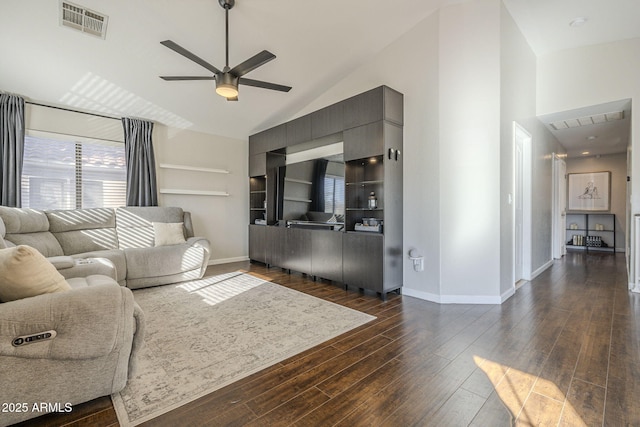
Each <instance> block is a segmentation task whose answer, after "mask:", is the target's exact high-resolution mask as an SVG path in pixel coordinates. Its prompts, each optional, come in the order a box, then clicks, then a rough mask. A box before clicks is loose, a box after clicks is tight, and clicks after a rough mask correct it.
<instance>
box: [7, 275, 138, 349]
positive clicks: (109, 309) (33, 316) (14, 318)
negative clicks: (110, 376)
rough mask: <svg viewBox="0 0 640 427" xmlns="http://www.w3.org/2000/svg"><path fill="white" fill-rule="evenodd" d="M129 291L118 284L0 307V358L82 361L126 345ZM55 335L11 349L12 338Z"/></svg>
mask: <svg viewBox="0 0 640 427" xmlns="http://www.w3.org/2000/svg"><path fill="white" fill-rule="evenodd" d="M125 322H134V301H133V294H132V293H131V290H129V289H127V288H123V287H121V286H119V285H118V284H117V283H115V282H114V283H109V284H102V285H96V286H90V287H85V288H78V289H73V290H71V291H66V292H59V293H53V294H44V295H39V296H36V297H31V298H25V299H22V300H17V301H12V302H7V303H3V304H0V356H11V357H19V358H29V359H57V360H74V359H75V360H82V359H92V358H97V357H101V356H104V355H106V354H109V353H111V352H113V351H116V350H118V349H119V348H120V347H122V346H124V345H128V344H126V343H127V340H128V341H129V342H130V341H131V340H132V336H128V337H127V336H123V335H124V332H123V331H127V330H128V331H129V334H132V333H133V327H129V328H127V327H125V325H126V323H125ZM46 331H55V334H54V335H55V336H54V337H53V338H51V339H46V340H40V341H36V342H32V343H29V344H23V345H18V346H15V345H13V342H14V340H15V339H16V338H18V337H21V336H28V335H37V334H40V333H43V332H46Z"/></svg>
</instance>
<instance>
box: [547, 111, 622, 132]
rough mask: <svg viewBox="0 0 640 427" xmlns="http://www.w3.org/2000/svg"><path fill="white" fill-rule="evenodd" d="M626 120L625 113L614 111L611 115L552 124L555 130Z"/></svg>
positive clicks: (595, 115)
mask: <svg viewBox="0 0 640 427" xmlns="http://www.w3.org/2000/svg"><path fill="white" fill-rule="evenodd" d="M622 119H624V111H613V112H611V113H604V114H594V115H593V116H586V117H579V118H577V119H566V120H559V121H557V122H553V123H551V124H550V125H551V127H552V128H553V129H555V130H562V129H570V128H577V127H579V126H587V125H597V124H599V123H605V122H613V121H615V120H622Z"/></svg>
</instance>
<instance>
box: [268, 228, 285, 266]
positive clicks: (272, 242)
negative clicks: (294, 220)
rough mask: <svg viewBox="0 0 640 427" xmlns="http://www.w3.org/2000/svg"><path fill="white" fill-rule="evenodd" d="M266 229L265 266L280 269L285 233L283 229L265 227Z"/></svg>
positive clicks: (283, 256)
mask: <svg viewBox="0 0 640 427" xmlns="http://www.w3.org/2000/svg"><path fill="white" fill-rule="evenodd" d="M265 229H266V240H267V242H266V248H267V254H266V257H265V258H266V264H268V265H274V266H277V267H282V264H283V262H284V261H283V260H284V259H285V253H284V247H285V244H286V242H285V233H286V231H287V229H286V228H284V227H277V226H265Z"/></svg>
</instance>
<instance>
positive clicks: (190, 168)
mask: <svg viewBox="0 0 640 427" xmlns="http://www.w3.org/2000/svg"><path fill="white" fill-rule="evenodd" d="M160 167H161V168H163V169H177V170H184V171H193V172H208V173H223V174H227V173H230V172H229V171H228V170H226V169H214V168H203V167H199V166H186V165H171V164H168V163H160Z"/></svg>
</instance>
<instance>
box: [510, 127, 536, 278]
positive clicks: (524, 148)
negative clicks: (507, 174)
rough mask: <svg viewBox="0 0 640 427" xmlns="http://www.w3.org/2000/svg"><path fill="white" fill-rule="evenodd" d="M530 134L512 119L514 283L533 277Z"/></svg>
mask: <svg viewBox="0 0 640 427" xmlns="http://www.w3.org/2000/svg"><path fill="white" fill-rule="evenodd" d="M531 139H532V138H531V134H530V133H529V132H528V131H527V130H526V129H525V128H524V127H522V126H521V125H520V124H518V123H516V122H513V157H514V159H513V160H514V161H513V164H514V167H513V170H514V174H513V180H514V193H513V200H512V203H513V218H514V221H513V266H514V269H513V283H514V284H515V285H516V288H517V287H518V285H520V284H521V283H522V282H523V281H524V280H531V257H532V254H531V238H532V236H531Z"/></svg>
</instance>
